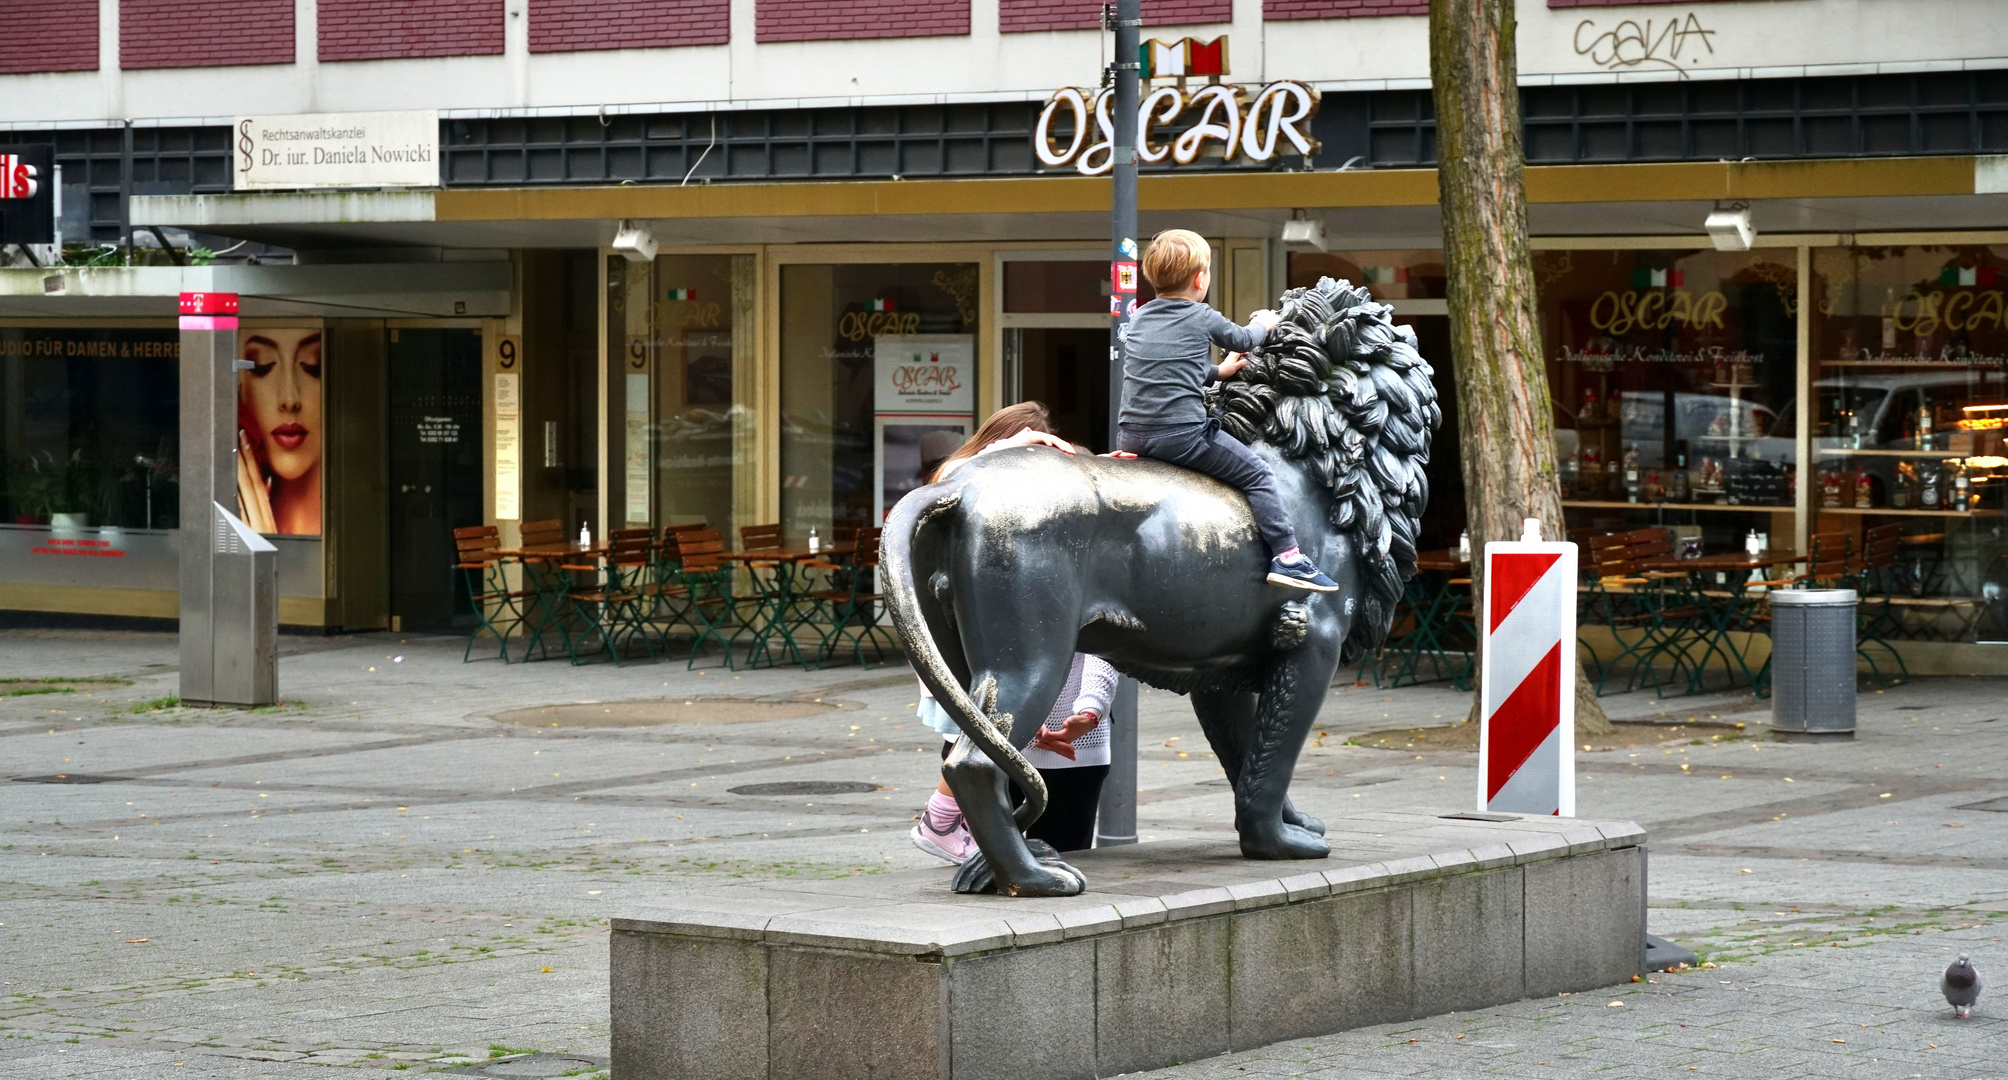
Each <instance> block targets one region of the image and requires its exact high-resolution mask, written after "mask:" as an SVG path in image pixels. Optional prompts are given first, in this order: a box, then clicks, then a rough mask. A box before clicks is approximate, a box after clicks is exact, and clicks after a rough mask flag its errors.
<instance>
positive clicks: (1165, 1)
mask: <svg viewBox="0 0 2008 1080" xmlns="http://www.w3.org/2000/svg"><path fill="white" fill-rule="evenodd" d="M1249 2H1258V0H1249ZM997 8H998V11H997V15H998V23H999V24H1000V26H1001V28H1002V29H1003V31H1004V32H1005V33H1007V34H1012V33H1025V32H1028V31H1033V30H1093V29H1095V28H1097V27H1099V26H1101V25H1102V5H1101V0H998V4H997ZM1233 19H1234V0H1143V22H1144V25H1145V26H1177V25H1190V24H1192V23H1223V22H1231V21H1233Z"/></svg>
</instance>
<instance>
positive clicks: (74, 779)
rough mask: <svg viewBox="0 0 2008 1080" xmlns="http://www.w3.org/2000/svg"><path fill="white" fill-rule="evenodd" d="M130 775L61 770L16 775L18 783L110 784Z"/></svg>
mask: <svg viewBox="0 0 2008 1080" xmlns="http://www.w3.org/2000/svg"><path fill="white" fill-rule="evenodd" d="M130 779H132V777H130V776H100V775H95V774H92V773H80V772H59V773H51V774H49V775H47V776H16V777H14V778H13V780H14V782H15V783H17V784H109V783H112V782H114V781H117V780H130Z"/></svg>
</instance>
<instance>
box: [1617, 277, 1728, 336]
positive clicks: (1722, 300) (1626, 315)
mask: <svg viewBox="0 0 2008 1080" xmlns="http://www.w3.org/2000/svg"><path fill="white" fill-rule="evenodd" d="M1727 310H1729V298H1728V297H1726V296H1724V295H1722V294H1721V293H1719V292H1706V293H1701V294H1699V295H1697V294H1695V293H1690V292H1682V291H1678V290H1675V291H1672V292H1667V291H1662V290H1658V289H1654V290H1652V291H1649V292H1639V291H1638V290H1635V289H1634V290H1628V291H1625V292H1617V291H1611V292H1607V293H1605V294H1603V295H1602V296H1599V297H1597V298H1596V299H1595V300H1594V301H1591V303H1590V325H1591V326H1592V327H1594V328H1596V329H1598V330H1601V331H1603V332H1604V333H1606V334H1610V335H1612V336H1614V337H1623V336H1624V335H1626V334H1629V333H1631V332H1632V331H1633V330H1664V329H1666V328H1667V327H1669V326H1675V327H1679V328H1681V329H1683V330H1703V329H1707V328H1709V327H1714V328H1715V329H1717V330H1720V329H1722V313H1723V312H1725V311H1727Z"/></svg>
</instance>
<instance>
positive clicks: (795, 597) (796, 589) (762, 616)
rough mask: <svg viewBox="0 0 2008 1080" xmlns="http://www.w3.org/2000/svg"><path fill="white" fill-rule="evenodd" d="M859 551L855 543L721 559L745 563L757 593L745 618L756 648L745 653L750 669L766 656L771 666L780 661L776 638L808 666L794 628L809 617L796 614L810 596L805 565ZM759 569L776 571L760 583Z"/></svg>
mask: <svg viewBox="0 0 2008 1080" xmlns="http://www.w3.org/2000/svg"><path fill="white" fill-rule="evenodd" d="M856 550H857V546H856V545H854V544H828V545H825V546H823V547H821V548H819V549H817V550H815V551H810V550H809V549H808V548H807V547H787V548H760V549H757V550H754V551H732V552H727V553H725V554H723V555H721V556H719V558H721V559H723V560H725V561H726V562H736V563H743V564H745V566H746V568H747V571H748V576H750V577H751V578H752V579H753V589H754V591H755V593H756V594H757V601H756V604H755V607H754V610H753V612H752V613H751V614H750V615H749V616H747V617H745V618H744V619H742V623H743V625H745V627H746V629H748V630H750V631H752V634H753V647H752V648H751V649H750V650H749V651H748V652H747V654H746V666H747V667H748V668H756V667H760V666H761V657H763V656H764V657H765V658H766V663H767V665H768V666H772V665H774V664H777V663H779V662H780V658H779V657H778V656H776V655H775V651H774V648H773V640H774V638H775V637H776V636H778V637H779V638H780V639H781V643H782V645H783V646H785V647H786V649H787V652H788V655H790V656H792V657H794V660H795V663H797V664H801V665H802V666H804V667H807V666H808V661H806V660H804V659H802V650H801V649H800V648H798V647H797V646H796V644H795V628H796V627H798V626H800V625H802V624H803V623H804V622H805V621H807V616H802V617H799V618H798V617H796V616H795V615H794V608H795V605H796V604H797V603H798V602H800V601H801V599H802V598H803V597H804V596H806V595H807V594H808V590H807V589H805V588H804V587H803V586H804V585H805V584H806V581H805V578H806V576H807V569H806V567H805V566H804V565H803V564H804V563H809V562H816V561H821V560H824V559H829V558H832V557H835V556H842V555H849V554H851V553H852V552H854V551H856ZM759 567H772V568H773V571H774V573H773V576H772V577H771V578H770V579H769V580H768V581H766V582H764V583H763V582H762V581H761V580H760V576H759V573H758V570H757V568H759Z"/></svg>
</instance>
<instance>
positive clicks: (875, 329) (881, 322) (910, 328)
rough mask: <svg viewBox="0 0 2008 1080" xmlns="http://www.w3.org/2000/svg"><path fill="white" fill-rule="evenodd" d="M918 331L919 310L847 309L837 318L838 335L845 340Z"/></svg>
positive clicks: (861, 339)
mask: <svg viewBox="0 0 2008 1080" xmlns="http://www.w3.org/2000/svg"><path fill="white" fill-rule="evenodd" d="M918 333H920V312H918V311H846V312H844V313H843V315H841V316H840V317H838V319H837V336H838V337H840V338H843V339H844V340H845V341H863V340H864V339H866V338H868V337H879V336H881V335H884V334H918Z"/></svg>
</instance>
